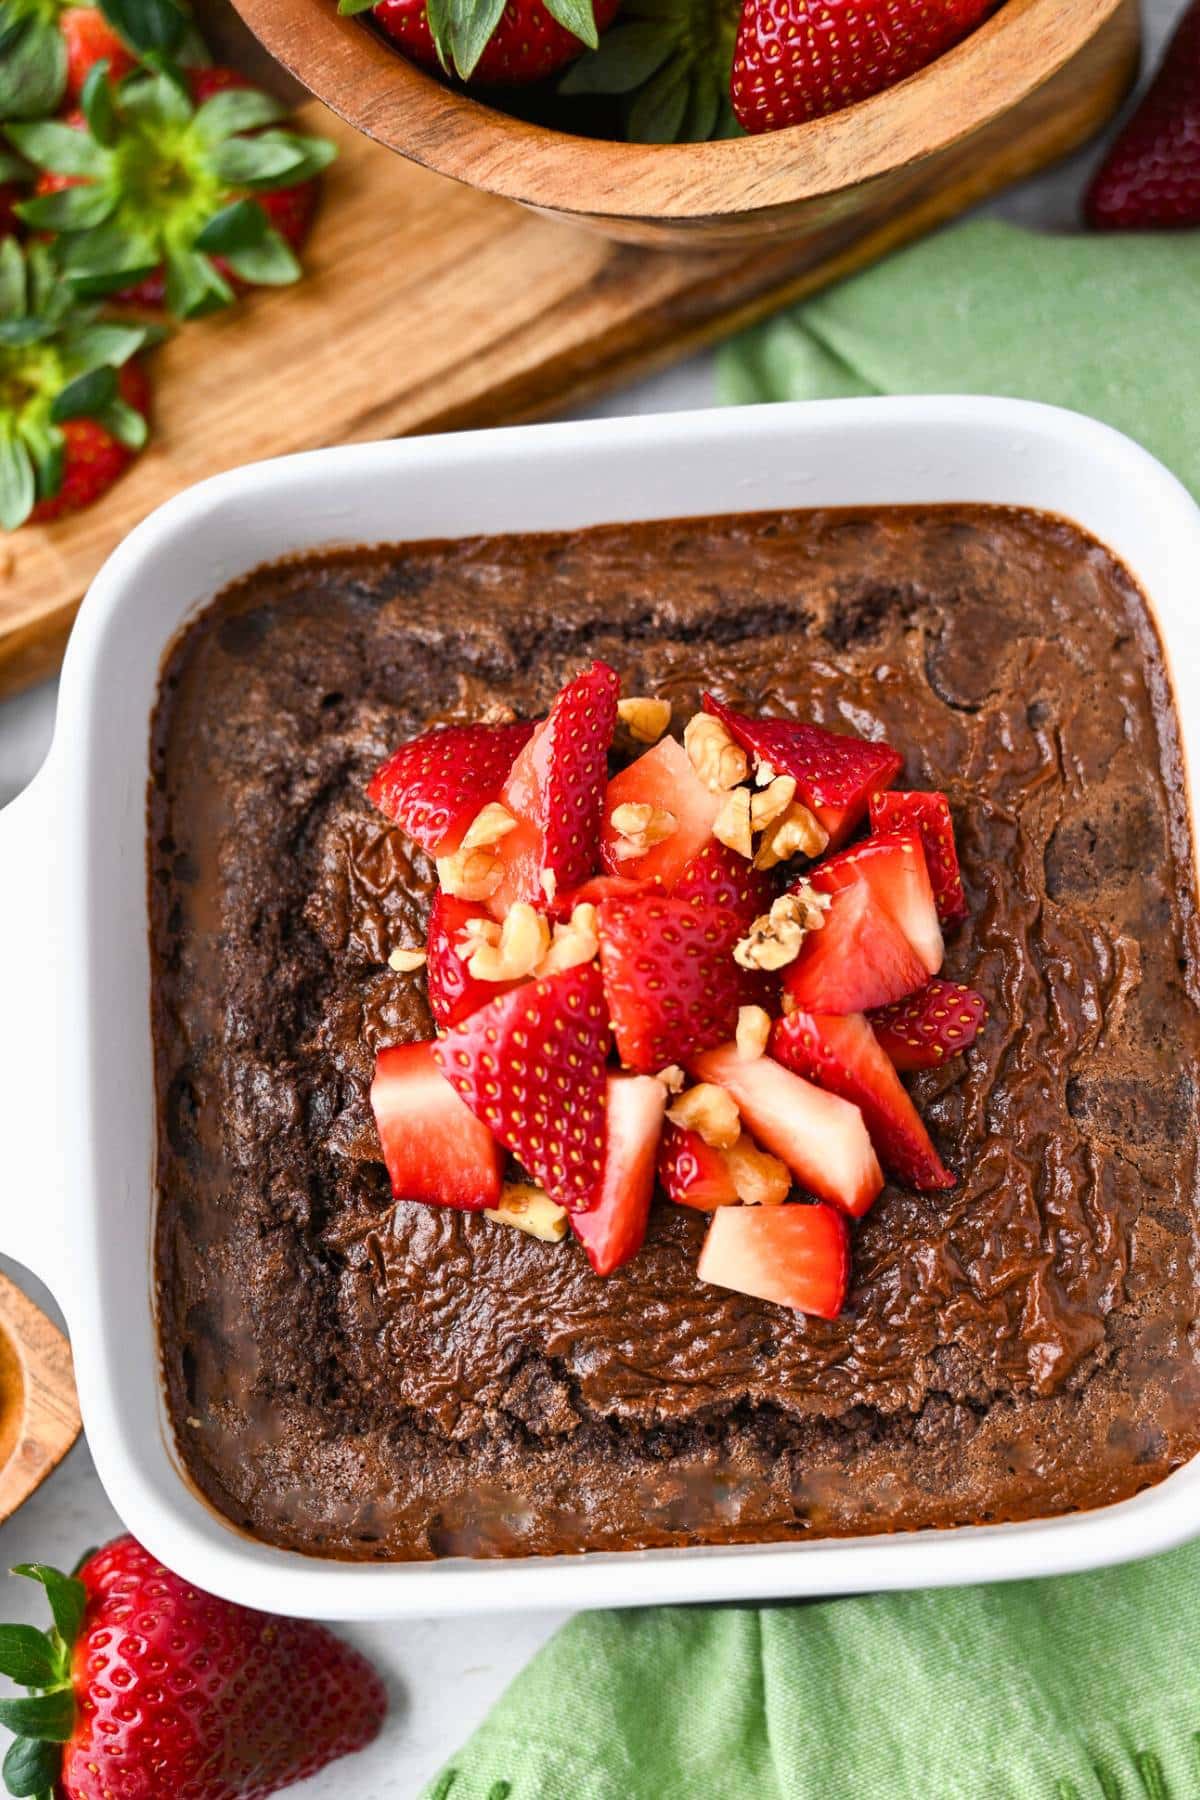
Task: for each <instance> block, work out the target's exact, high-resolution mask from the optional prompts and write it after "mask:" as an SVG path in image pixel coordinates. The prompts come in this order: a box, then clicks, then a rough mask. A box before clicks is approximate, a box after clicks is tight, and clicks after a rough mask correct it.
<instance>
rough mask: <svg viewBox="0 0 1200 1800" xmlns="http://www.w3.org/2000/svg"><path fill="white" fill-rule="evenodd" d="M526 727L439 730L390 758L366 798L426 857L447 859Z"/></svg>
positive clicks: (496, 789) (496, 785) (496, 792)
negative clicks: (426, 855) (416, 844)
mask: <svg viewBox="0 0 1200 1800" xmlns="http://www.w3.org/2000/svg"><path fill="white" fill-rule="evenodd" d="M533 731H534V727H533V726H532V725H528V724H524V723H520V724H514V725H443V726H440V727H435V728H434V729H433V730H432V731H423V732H422V733H421V735H420V737H415V738H412V739H411V740H410V741H409V742H408V743H407V744H401V746H400V748H399V749H398V750H396V751H394V752H393V754H392V755H391V756H390V757H389V758H388V760H387V762H385V763H384V764H383V766H382V768H379V769H376V771H375V773H374V775H372V777H371V779H370V781H369V782H368V783H367V798H368V800H371V801H372V802H373V803H374V804H375V805H376V806H377V807H378V808H379V810H380V812H381V813H383V815H384V817H385V818H388V819H391V820H393V821H394V823H395V824H397V825H399V826H400V828H401V830H402V831H405V832H407V833H408V835H409V837H410V838H415V839H416V841H417V843H418V844H420V845H421V847H422V849H425V850H428V851H429V853H430V855H431V856H450V855H452V854H453V852H454V851H455V850H457V849H458V846H459V844H460V843H461V842H462V840H463V838H464V837H465V835H466V832H467V827H468V826H469V825H470V823H471V821H472V820H473V819H474V818H475V815H476V814H477V813H478V812H479V811H480V810H481V809H482V808H483V807H484V806H486V805H487V804H488V802H489V801H490V800H498V799H499V797H500V791H501V789H502V788H503V786H504V781H505V777H506V776H507V774H508V772H509V770H510V769H511V768H512V766H513V762H514V761H515V759H516V758H517V756H518V755H519V754H520V752H521V751H522V749H523V748H524V747H525V745H526V744H527V743H528V742H529V739H530V738H531V737H532V736H533Z"/></svg>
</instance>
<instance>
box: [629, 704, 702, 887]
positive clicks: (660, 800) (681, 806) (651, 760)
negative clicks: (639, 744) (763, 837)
mask: <svg viewBox="0 0 1200 1800" xmlns="http://www.w3.org/2000/svg"><path fill="white" fill-rule="evenodd" d="M619 806H649V807H652V808H653V809H654V811H655V812H657V813H670V815H671V817H672V818H673V819H674V820H675V829H674V830H673V831H672V832H671V835H670V837H667V838H664V839H663V841H662V843H661V844H655V845H653V846H652V847H651V848H650V849H649V850H647V851H644V852H643V854H642V855H641V856H635V857H623V856H622V855H621V850H622V847H623V846H624V847H627V846H628V842H629V840H628V839H627V838H622V836H621V834H620V833H619V832H618V830H617V828H616V826H615V825H614V824H613V822H612V816H613V813H614V812H615V811H616V809H617V807H619ZM720 810H721V796H720V795H719V794H712V793H710V792H709V790H708V789H707V788H706V787H705V785H704V783H703V782H702V781H701V780H700V779H699V777H698V776H697V774H696V771H695V770H694V769H693V767H692V764H691V759H690V757H689V756H688V753H687V751H686V750H685V749H684V748H683V745H682V744H679V743H676V741H675V739H674V738H671V737H665V738H662V739H660V741H659V742H658V743H657V744H655V746H654V748H653V750H647V751H646V754H645V755H644V756H639V757H638V759H637V761H636V762H631V763H630V765H629V767H628V768H627V769H622V770H621V772H620V774H618V775H614V776H613V778H612V780H611V781H610V782H609V784H608V789H607V791H606V793H605V796H604V817H603V822H602V824H601V828H600V860H601V862H602V863H603V864H604V867H605V868H606V869H607V870H608V871H609V873H610V874H612V875H626V876H634V877H636V878H637V879H638V880H639V881H650V880H658V881H661V882H662V884H663V886H664V887H668V888H669V887H672V886H673V885H674V883H675V881H676V880H677V878H678V877H679V876H680V875H681V874H682V873H683V871H684V869H685V868H686V867H687V866H688V864H689V863H690V862H691V861H692V859H693V858H694V857H695V856H697V855H698V854H699V852H700V851H701V850H702V849H703V848H704V846H705V845H706V844H707V843H708V842H709V841H710V839H711V838H712V828H713V821H714V820H715V818H716V816H717V814H718V813H719V812H720Z"/></svg>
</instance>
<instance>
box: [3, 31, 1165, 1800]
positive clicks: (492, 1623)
mask: <svg viewBox="0 0 1200 1800" xmlns="http://www.w3.org/2000/svg"><path fill="white" fill-rule="evenodd" d="M1179 10H1180V0H1145V13H1146V20H1147V36H1148V47H1149V52H1150V54H1151V55H1152V56H1156V55H1157V53H1158V51H1159V49H1160V48H1161V45H1162V42H1163V40H1164V38H1165V36H1166V33H1167V30H1168V28H1169V24H1170V21H1171V20H1172V19H1173V18H1174V17H1175V16H1177V15H1178V13H1179ZM1095 155H1096V152H1095V151H1091V152H1088V153H1086V154H1084V155H1082V156H1079V157H1076V158H1074V159H1073V160H1072V161H1071V162H1070V163H1068V164H1066V165H1064V166H1063V167H1062V168H1060V169H1057V170H1055V171H1053V172H1052V173H1051V174H1049V175H1044V176H1039V177H1037V178H1035V179H1034V180H1032V181H1028V182H1025V183H1024V184H1023V185H1022V186H1021V187H1019V188H1016V189H1014V190H1013V191H1012V192H1011V193H1009V194H1007V195H1006V196H1004V198H1003V199H1001V200H999V201H996V202H994V203H993V204H992V206H991V207H990V208H989V209H988V210H990V211H992V212H994V213H997V214H999V215H1000V216H1002V217H1005V218H1010V219H1015V220H1018V221H1020V222H1021V223H1023V224H1043V225H1049V226H1060V227H1063V228H1067V229H1069V228H1070V227H1072V226H1073V225H1074V223H1075V221H1076V217H1077V209H1078V197H1079V194H1080V192H1081V189H1082V186H1083V183H1084V181H1085V179H1086V174H1087V171H1088V169H1089V168H1090V167H1091V166H1092V164H1093V162H1094V160H1095ZM711 398H712V359H711V357H709V356H703V357H699V358H696V359H695V360H694V361H692V362H689V363H687V364H684V365H683V366H682V367H680V368H678V369H674V370H671V371H668V372H667V373H666V374H664V375H661V376H658V377H656V378H655V379H654V380H652V381H647V382H643V383H641V384H640V385H639V386H637V387H635V388H630V389H626V390H624V391H622V392H620V393H617V394H615V395H611V396H609V397H608V398H607V399H606V400H604V401H603V402H601V403H599V404H597V405H595V406H593V407H590V408H588V409H586V411H585V412H583V413H581V415H580V416H595V415H600V414H604V415H610V416H611V415H613V414H616V413H632V412H661V411H671V410H674V409H678V408H686V407H697V406H705V405H708V404H709V403H710V401H711ZM53 719H54V683H53V682H47V683H45V684H44V685H43V686H41V687H39V688H35V689H33V690H32V691H31V692H29V693H27V694H23V695H21V696H19V697H18V698H16V699H14V700H9V701H7V702H4V703H3V704H0V804H3V803H5V802H6V801H8V800H10V799H11V798H12V797H13V795H14V794H16V793H18V792H19V791H20V790H21V788H22V787H24V785H25V784H26V782H27V781H29V779H30V778H31V777H32V775H33V774H34V773H35V771H36V770H37V768H38V766H39V764H40V763H41V760H42V758H43V756H44V755H45V752H46V747H47V745H48V744H49V741H50V734H51V730H52V727H53ZM0 1267H3V1268H4V1269H5V1270H6V1272H7V1273H9V1274H11V1275H13V1276H14V1277H15V1278H16V1279H17V1280H18V1281H19V1282H20V1284H21V1286H22V1287H24V1288H25V1289H26V1291H27V1292H28V1293H30V1294H31V1295H32V1296H33V1298H34V1299H35V1300H37V1301H39V1303H41V1304H44V1305H46V1306H47V1309H48V1310H49V1311H51V1312H54V1311H55V1308H54V1306H53V1302H52V1301H51V1300H50V1299H49V1297H48V1296H47V1295H46V1294H45V1291H44V1290H43V1289H41V1288H40V1286H39V1284H38V1283H37V1282H35V1281H33V1280H32V1278H31V1277H29V1276H28V1275H26V1273H25V1272H24V1271H23V1270H22V1269H20V1268H18V1267H17V1266H16V1265H14V1264H11V1263H8V1262H6V1261H4V1259H2V1258H0ZM119 1528H120V1521H119V1520H118V1519H117V1516H116V1514H115V1513H114V1512H113V1510H112V1508H111V1507H110V1506H109V1504H108V1501H107V1499H106V1497H105V1494H104V1491H103V1489H102V1488H101V1486H100V1483H99V1481H98V1480H97V1478H96V1474H95V1470H94V1469H93V1467H92V1462H91V1458H90V1456H89V1455H88V1450H87V1446H86V1444H85V1443H82V1442H81V1443H79V1444H78V1445H77V1446H76V1448H75V1449H74V1450H73V1451H72V1452H71V1455H70V1456H69V1457H68V1458H67V1460H66V1462H65V1463H64V1464H63V1466H62V1467H61V1468H60V1469H59V1470H58V1471H57V1473H56V1474H55V1475H53V1476H52V1477H51V1478H50V1480H49V1481H48V1482H47V1483H46V1484H45V1486H44V1487H43V1488H42V1489H41V1490H40V1492H39V1493H38V1494H36V1495H35V1496H34V1498H33V1499H32V1500H31V1501H29V1502H28V1504H27V1505H26V1506H25V1507H24V1508H22V1510H21V1511H20V1512H19V1513H18V1514H17V1516H16V1517H15V1518H14V1519H11V1520H10V1521H9V1522H8V1524H6V1525H4V1526H3V1527H0V1567H4V1568H8V1567H10V1566H11V1565H12V1564H13V1563H16V1562H23V1561H41V1562H51V1563H57V1564H58V1565H59V1566H63V1567H70V1565H71V1564H72V1563H73V1562H74V1561H75V1559H76V1558H77V1556H78V1555H79V1553H80V1552H81V1551H82V1550H83V1549H85V1548H86V1547H87V1546H88V1545H91V1544H98V1543H102V1542H103V1541H104V1540H105V1539H106V1538H107V1537H110V1536H112V1535H113V1534H114V1533H115V1532H116V1531H117V1530H118V1529H119ZM0 1617H4V1618H13V1619H16V1618H28V1619H36V1618H37V1617H38V1614H37V1596H36V1594H35V1593H34V1592H33V1591H32V1589H31V1588H30V1587H29V1585H28V1584H26V1583H24V1582H20V1581H13V1582H11V1583H9V1584H8V1586H7V1587H6V1589H5V1590H4V1593H3V1604H0ZM564 1617H565V1615H564V1614H561V1613H534V1614H528V1615H514V1614H503V1615H498V1616H494V1617H487V1616H472V1617H468V1618H462V1619H454V1620H415V1621H410V1622H409V1623H407V1624H401V1625H373V1626H362V1627H357V1628H354V1629H353V1630H349V1631H348V1632H347V1635H348V1636H350V1637H352V1638H353V1639H354V1641H355V1642H356V1643H357V1644H359V1645H360V1646H361V1647H362V1648H363V1649H364V1650H365V1651H366V1652H367V1653H368V1655H370V1656H371V1657H372V1659H373V1660H374V1661H375V1662H376V1663H377V1665H378V1667H379V1669H380V1671H381V1672H382V1674H383V1675H384V1677H385V1679H386V1680H387V1682H388V1685H389V1689H390V1692H391V1695H392V1710H391V1715H390V1718H389V1721H388V1724H387V1726H386V1728H385V1730H384V1733H383V1735H382V1737H381V1738H380V1740H379V1742H378V1743H377V1744H375V1745H374V1746H373V1748H372V1749H371V1750H369V1751H367V1752H366V1753H364V1755H363V1756H361V1757H360V1758H357V1759H356V1761H355V1764H354V1773H353V1788H354V1793H355V1795H356V1796H357V1800H410V1797H411V1796H413V1795H415V1794H416V1793H417V1791H418V1789H419V1788H420V1786H421V1785H422V1783H423V1782H424V1781H426V1780H427V1779H428V1778H429V1777H430V1776H431V1775H432V1774H433V1773H434V1772H435V1771H436V1770H437V1768H438V1767H439V1766H440V1765H441V1763H443V1762H444V1761H445V1760H446V1758H447V1757H448V1756H449V1755H450V1754H451V1753H452V1751H453V1750H454V1749H455V1748H456V1747H457V1745H458V1744H460V1743H461V1742H462V1740H463V1739H464V1738H465V1737H466V1736H467V1734H468V1733H469V1732H470V1730H471V1728H472V1727H473V1726H474V1725H475V1724H476V1723H477V1722H478V1721H479V1720H480V1719H481V1718H482V1717H483V1716H484V1714H485V1713H486V1712H487V1710H488V1708H489V1706H490V1705H491V1704H492V1702H493V1700H495V1699H496V1697H497V1696H498V1695H499V1694H500V1693H501V1692H502V1691H503V1689H504V1687H505V1686H506V1685H507V1683H508V1681H509V1680H510V1678H511V1677H512V1676H513V1675H514V1674H515V1673H516V1671H517V1670H518V1669H519V1668H520V1667H521V1666H522V1665H523V1664H524V1663H525V1662H527V1661H528V1660H529V1658H530V1656H531V1655H532V1654H533V1652H534V1651H535V1650H536V1649H537V1648H538V1647H539V1646H540V1645H541V1644H542V1643H544V1642H545V1640H546V1639H547V1638H548V1637H549V1636H550V1634H551V1632H552V1631H553V1630H554V1629H555V1627H556V1626H557V1625H558V1624H560V1623H561V1621H562V1619H563V1618H564ZM347 1768H348V1765H345V1764H336V1765H334V1767H333V1768H332V1769H330V1770H328V1771H327V1772H326V1774H325V1775H323V1776H318V1777H317V1778H316V1779H315V1780H313V1781H310V1782H306V1783H304V1785H303V1786H302V1787H298V1788H295V1789H293V1790H292V1791H293V1792H294V1793H295V1794H296V1796H297V1800H334V1797H335V1796H338V1795H342V1794H344V1793H345V1792H346V1780H347V1773H346V1771H347ZM631 1800H632V1797H631Z"/></svg>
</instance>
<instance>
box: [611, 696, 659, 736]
mask: <svg viewBox="0 0 1200 1800" xmlns="http://www.w3.org/2000/svg"><path fill="white" fill-rule="evenodd" d="M617 717H618V718H619V719H620V721H621V723H622V724H623V725H624V727H625V729H626V731H628V733H629V735H630V737H631V738H633V739H634V740H635V741H636V742H637V743H639V744H657V742H658V740H659V738H660V737H661V736H662V734H663V732H664V731H665V730H666V729H667V726H668V725H669V724H670V723H671V702H670V701H669V700H648V699H643V698H631V699H629V700H618V701H617Z"/></svg>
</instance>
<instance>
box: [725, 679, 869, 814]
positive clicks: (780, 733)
mask: <svg viewBox="0 0 1200 1800" xmlns="http://www.w3.org/2000/svg"><path fill="white" fill-rule="evenodd" d="M704 709H705V711H706V712H710V713H712V714H714V716H715V717H716V718H718V719H720V721H721V723H722V725H724V727H725V729H726V731H728V732H729V734H730V736H731V737H733V738H736V740H737V742H738V743H739V744H740V745H741V746H742V748H743V750H747V751H749V752H750V753H751V754H752V755H753V757H754V758H755V761H756V763H769V764H770V765H771V767H772V768H773V769H774V771H775V773H776V774H777V775H791V776H792V777H793V778H794V779H795V783H796V798H797V799H798V800H800V801H801V802H802V803H803V804H804V805H805V806H807V807H808V809H809V811H810V812H812V813H815V814H816V817H817V818H818V819H819V820H820V822H821V824H822V825H823V826H824V827H825V830H826V831H827V832H828V833H829V845H830V848H831V849H836V848H837V846H838V845H839V844H843V843H845V841H846V839H847V838H848V837H849V835H850V833H851V832H852V831H853V830H854V827H855V826H856V825H857V824H858V822H859V820H860V819H861V818H862V817H863V815H864V814H865V812H866V810H867V802H868V801H869V799H870V797H871V795H872V794H877V793H879V792H881V790H882V789H883V788H886V787H890V786H891V784H892V782H893V781H895V779H896V777H897V775H898V774H899V773H900V770H901V768H902V767H903V759H902V758H901V757H900V755H899V754H898V753H897V752H896V751H895V750H893V749H892V747H891V745H890V744H873V743H870V742H868V740H867V739H866V738H856V737H848V736H846V735H845V734H844V733H842V732H837V731H826V730H825V729H824V727H823V726H821V725H807V724H805V723H804V722H803V721H799V720H795V719H750V718H746V717H745V716H744V715H743V714H741V713H735V712H732V711H731V710H730V709H729V707H727V706H723V705H722V704H721V702H720V701H719V700H717V699H714V697H713V695H712V694H705V696H704Z"/></svg>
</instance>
